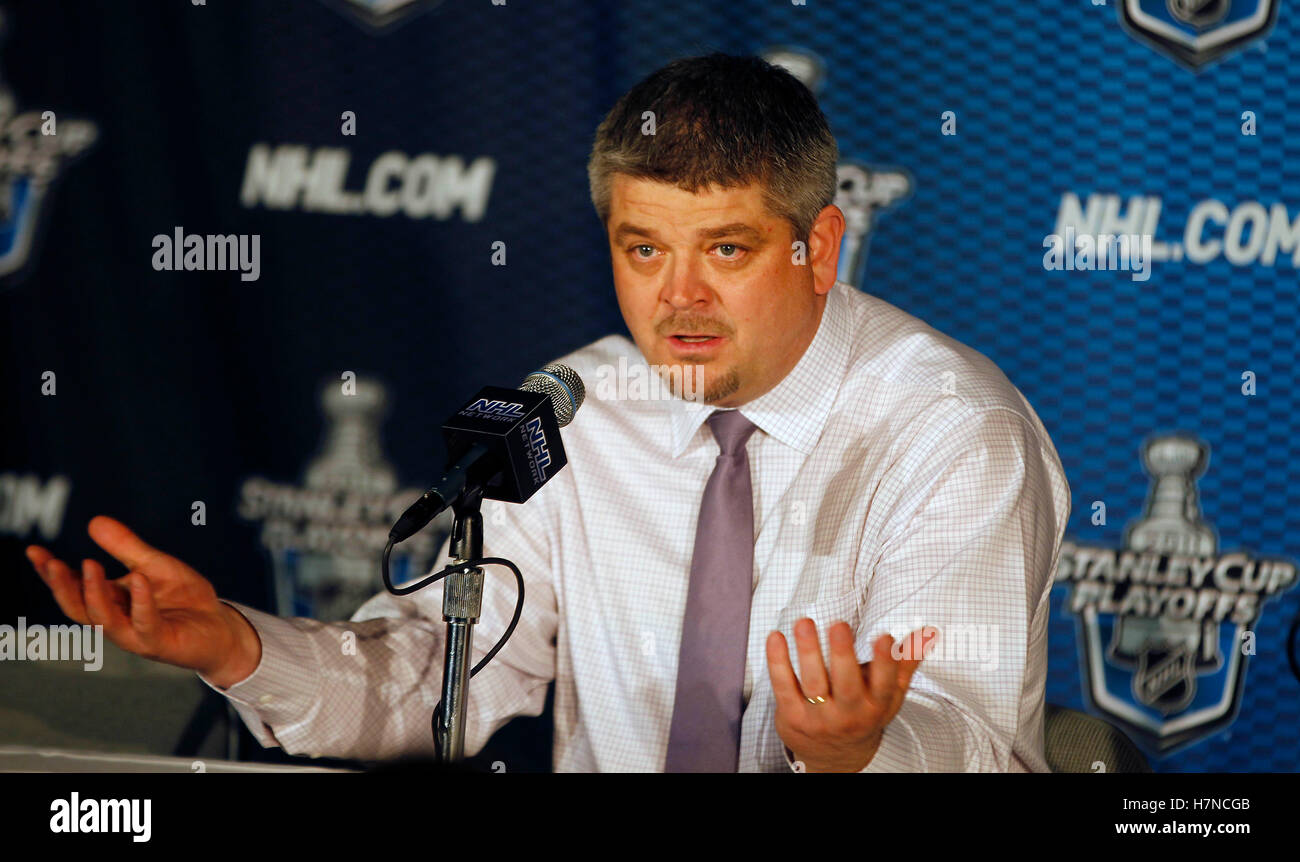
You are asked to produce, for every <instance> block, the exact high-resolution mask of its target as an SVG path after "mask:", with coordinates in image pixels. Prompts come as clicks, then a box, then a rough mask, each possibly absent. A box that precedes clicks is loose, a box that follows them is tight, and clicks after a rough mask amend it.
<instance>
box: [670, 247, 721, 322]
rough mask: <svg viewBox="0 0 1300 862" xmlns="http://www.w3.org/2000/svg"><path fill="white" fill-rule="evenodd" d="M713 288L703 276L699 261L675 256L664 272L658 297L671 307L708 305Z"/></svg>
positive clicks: (681, 307) (702, 268)
mask: <svg viewBox="0 0 1300 862" xmlns="http://www.w3.org/2000/svg"><path fill="white" fill-rule="evenodd" d="M712 298H713V289H712V288H711V287H709V284H708V280H707V279H706V278H705V274H704V265H703V263H702V262H701V261H698V260H691V259H689V258H683V257H675V258H674V259H673V260H672V263H671V265H670V266H669V267H668V268H667V271H666V273H665V281H664V286H663V290H662V291H661V293H660V299H662V300H663V301H664V302H666V303H668V304H669V305H671V306H672V307H673V308H679V309H688V308H697V307H699V306H701V305H708V303H709V302H710V301H711V300H712Z"/></svg>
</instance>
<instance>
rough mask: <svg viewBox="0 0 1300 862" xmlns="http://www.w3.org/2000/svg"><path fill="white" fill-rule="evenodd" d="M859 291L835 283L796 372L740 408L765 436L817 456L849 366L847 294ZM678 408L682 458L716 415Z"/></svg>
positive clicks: (682, 404)
mask: <svg viewBox="0 0 1300 862" xmlns="http://www.w3.org/2000/svg"><path fill="white" fill-rule="evenodd" d="M854 289H855V288H854V287H852V286H851V285H848V284H844V283H843V282H836V283H835V286H834V287H833V288H832V289H831V291H830V293H829V294H828V295H827V297H826V305H825V307H824V308H823V309H822V319H821V322H820V323H818V325H817V334H816V335H814V336H813V340H812V342H811V343H810V344H809V345H808V349H807V350H805V351H804V353H803V356H801V357H799V361H798V362H797V363H795V366H794V368H793V369H791V370H790V373H789V374H787V375H786V376H785V377H784V378H783V379H782V380H781V382H780V383H778V384H777V385H776V386H774V387H772V389H770V390H768V391H767V392H765V393H763V394H762V395H760V396H759V397H758V398H755V399H754V400H753V401H750V402H748V403H746V404H742V405H740V407H739V410H740V412H741V413H744V414H745V418H747V419H749V420H750V421H751V422H753V423H754V424H755V425H757V426H758V427H759V428H761V429H762V430H763V431H764V433H766V434H769V435H771V436H772V437H775V438H776V439H777V440H779V441H781V442H782V443H784V444H786V445H787V446H790V447H791V448H793V449H795V450H797V451H799V452H801V453H803V454H804V455H807V454H809V453H811V452H812V449H813V446H814V445H815V444H816V443H817V440H818V438H820V437H821V433H822V429H823V428H825V427H826V419H827V417H828V416H830V412H831V406H832V405H833V404H834V403H835V398H836V396H837V395H838V394H839V389H840V382H841V380H843V378H844V369H845V367H847V365H848V359H849V342H850V331H851V322H850V320H849V316H850V314H851V312H852V309H851V308H850V306H849V303H848V302H847V299H848V297H847V296H845V295H844V293H843V291H846V290H854ZM673 407H674V408H675V409H674V410H673V411H672V423H671V424H672V456H673V457H674V458H677V457H679V456H680V455H681V454H682V453H683V452H685V451H686V447H687V445H688V444H689V443H690V442H691V439H692V438H693V437H694V436H695V433H696V432H697V431H699V428H700V426H701V425H703V424H704V420H706V419H708V418H709V416H710V415H711V414H712V413H713V412H714V410H713V408H710V407H709V405H707V404H701V403H698V402H692V401H681V400H678V401H675V402H674V404H673Z"/></svg>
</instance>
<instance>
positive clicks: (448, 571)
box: [380, 539, 524, 760]
mask: <svg viewBox="0 0 1300 862" xmlns="http://www.w3.org/2000/svg"><path fill="white" fill-rule="evenodd" d="M393 545H394V542H393V540H392V539H389V540H388V544H387V545H385V546H384V556H383V560H382V562H381V566H380V568H381V570H382V572H383V575H384V588H385V589H387V590H388V592H389V593H391V594H393V595H395V596H409V595H410V594H411V593H413V592H415V591H416V590H422V589H424V588H425V587H427V586H429V584H432V583H434V582H435V581H440V580H442V579H443V578H445V577H447V576H448V575H453V574H458V573H464V572H465V571H467V570H468V569H473V568H478V567H479V566H505V567H506V568H508V569H510V571H512V572H514V574H515V583H516V584H517V585H518V587H519V591H518V598H516V599H515V614H514V616H513V617H511V618H510V625H508V626H506V630H505V633H504V634H502V635H501V639H500V640H498V641H497V642H496V646H494V647H492V649H490V650H488V653H487V655H485V656H483V658H482V660H480V661H479V662H478V664H476V665H474V667H473V668H471V669H470V672H469V679H473V678H474V675H475V674H477V673H478V672H479V671H480V670H482V669H483V667H484V666H485V665H486V664H487V663H488V662H490V661H492V658H493V657H494V656H495V655H496V654H497V653H498V652H500V651H501V648H502V647H503V646H505V645H506V641H508V640H509V639H510V635H512V634H514V631H515V626H517V625H518V624H519V617H520V616H521V615H522V614H523V612H524V576H523V573H522V572H520V571H519V567H518V566H516V565H515V564H514V563H512V562H510V561H509V560H507V559H505V558H504V557H477V558H475V559H472V560H465V561H464V562H461V563H452V564H449V565H448V566H447V567H446V568H444V569H443V570H442V571H440V572H435V573H434V574H432V575H429V576H428V577H426V578H425V579H424V580H422V581H420V582H419V583H416V584H408V585H407V586H404V587H395V586H393V581H392V578H391V577H390V576H389V573H388V558H389V556H390V555H391V554H392V553H393ZM467 682H468V680H467ZM441 721H442V698H441V697H439V698H438V704H437V705H436V706H435V707H434V708H433V721H432V725H431V726H432V729H433V748H434V752H435V756H436V757H437V758H438V759H439V760H441V759H442V744H441V741H440V737H441V734H439V732H438V731H439V724H440V723H441Z"/></svg>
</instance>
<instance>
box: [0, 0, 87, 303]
mask: <svg viewBox="0 0 1300 862" xmlns="http://www.w3.org/2000/svg"><path fill="white" fill-rule="evenodd" d="M4 27H5V21H4V14H3V13H2V12H0V36H3V35H4V33H3V30H4ZM98 133H99V131H98V129H97V128H96V126H95V124H94V123H92V122H90V121H89V120H82V119H75V118H71V117H63V116H61V115H59V114H57V113H56V112H55V111H53V110H50V109H49V108H34V109H30V110H23V111H20V110H19V109H18V100H17V99H16V98H15V96H14V94H13V92H12V91H11V90H10V89H9V88H8V87H6V86H5V85H4V83H3V82H0V284H12V283H13V282H14V281H15V280H17V279H18V278H20V277H21V276H22V274H23V273H24V272H25V271H26V268H27V264H28V263H29V262H30V260H31V255H32V249H33V248H34V247H35V245H36V233H37V229H38V228H39V227H40V220H41V215H42V212H43V210H44V209H45V207H44V204H45V198H46V196H47V194H48V193H49V191H50V189H51V187H52V186H53V185H54V183H55V181H56V180H57V179H58V178H59V176H60V174H62V173H63V170H64V168H65V167H66V166H67V164H68V163H69V162H70V161H72V160H73V159H75V158H76V157H78V156H80V155H82V154H83V153H85V152H86V150H88V149H89V148H90V146H91V144H93V143H94V142H95V138H96V137H97V135H98Z"/></svg>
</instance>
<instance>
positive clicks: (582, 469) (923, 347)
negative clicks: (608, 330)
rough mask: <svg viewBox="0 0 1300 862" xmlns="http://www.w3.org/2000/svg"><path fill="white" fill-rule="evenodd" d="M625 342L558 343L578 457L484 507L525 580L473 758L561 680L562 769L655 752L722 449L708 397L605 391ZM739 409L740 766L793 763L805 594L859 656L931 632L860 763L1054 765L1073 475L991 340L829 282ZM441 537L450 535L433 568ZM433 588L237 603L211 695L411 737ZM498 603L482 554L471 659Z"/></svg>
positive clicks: (479, 708)
mask: <svg viewBox="0 0 1300 862" xmlns="http://www.w3.org/2000/svg"><path fill="white" fill-rule="evenodd" d="M620 357H622V358H624V361H625V362H626V363H627V366H628V367H629V368H635V367H640V368H641V370H642V371H644V372H647V373H651V372H648V369H645V368H644V366H645V359H644V358H643V357H642V356H641V354H640V352H639V351H638V350H637V348H636V346H635V345H634V344H633V343H632V342H631V341H629V340H628V339H627V338H624V337H622V336H608V337H606V338H603V339H601V340H599V341H597V342H595V343H594V344H591V345H589V346H587V347H585V348H583V349H581V350H579V351H577V352H576V353H573V354H571V355H569V356H567V357H564V358H563V359H561V360H559V361H561V362H563V363H565V364H566V365H569V366H571V367H572V368H573V369H575V370H576V371H577V372H578V373H579V374H580V375H581V376H582V378H583V380H584V381H585V383H586V386H587V393H588V394H587V400H586V403H585V404H584V405H583V407H582V408H581V409H580V410H579V411H578V414H577V417H576V418H575V419H574V421H573V422H572V424H570V425H569V426H568V427H566V428H565V429H564V430H563V432H562V437H563V441H564V447H565V450H566V451H567V453H568V457H569V464H568V466H567V467H566V468H565V469H564V470H562V471H561V472H560V474H559V475H558V476H556V478H554V479H553V480H551V482H550V483H549V484H547V485H546V486H545V487H543V488H542V489H541V490H540V491H538V492H537V494H536V495H535V496H534V497H533V498H532V499H531V500H529V501H528V502H527V503H526V504H523V505H518V506H516V505H508V504H503V503H498V502H494V501H487V502H485V504H484V523H485V528H484V533H485V543H484V547H485V554H486V555H487V556H500V557H506V558H508V559H511V560H513V561H514V562H515V563H516V564H517V565H518V566H519V568H520V569H521V570H522V572H523V576H524V578H525V582H526V584H527V593H526V602H525V605H524V610H523V615H522V618H521V619H520V622H519V626H518V627H517V629H516V630H515V633H514V635H513V636H512V637H511V639H510V641H509V642H508V643H507V644H506V646H505V647H504V648H503V649H502V651H501V652H500V653H499V654H498V655H497V656H496V657H495V658H494V659H493V660H492V662H491V663H489V664H488V665H487V666H486V667H485V668H484V669H483V670H482V671H481V672H480V673H479V674H478V676H476V677H474V678H473V680H471V682H470V684H469V698H468V721H467V725H466V739H465V746H466V753H467V754H469V755H473V754H476V753H477V752H479V751H480V750H481V749H482V747H483V746H484V745H485V744H486V742H487V740H488V738H489V737H490V736H491V735H492V734H493V733H494V732H495V731H496V730H498V729H499V728H500V727H502V726H503V725H504V724H505V723H506V722H508V721H509V720H510V719H511V718H513V717H515V716H518V715H539V714H540V713H541V711H542V708H543V703H544V700H545V695H546V688H547V685H548V683H550V682H551V681H552V680H554V681H555V683H556V690H555V738H554V749H553V767H554V769H555V771H557V772H596V771H599V772H619V771H635V772H652V771H661V770H662V769H663V766H664V758H665V755H666V753H667V745H668V732H669V726H670V722H671V719H672V707H673V695H674V689H675V685H676V679H677V657H678V647H679V640H680V638H681V632H682V617H683V613H684V610H685V606H686V593H687V586H688V582H689V577H690V568H691V555H692V552H693V544H694V540H695V526H696V519H697V516H698V513H699V508H700V501H701V497H702V495H703V492H704V486H705V483H706V482H707V481H708V478H709V475H710V473H711V472H712V471H713V467H714V461H715V458H716V456H717V453H718V446H717V444H716V443H715V441H714V440H713V437H712V435H711V434H710V433H709V429H708V427H707V426H704V424H703V423H704V420H705V418H706V417H707V416H708V414H709V412H710V410H711V408H709V407H707V406H700V405H696V404H690V403H688V402H685V401H681V400H678V399H671V398H668V397H667V396H665V397H663V398H661V399H659V400H649V399H639V400H638V399H631V398H626V397H624V398H617V397H608V396H610V395H611V392H610V391H609V390H610V389H612V388H614V387H611V386H607V385H605V384H604V383H602V381H609V380H610V377H609V375H610V374H611V371H612V370H617V368H618V365H619V360H620ZM602 366H603V367H604V370H602ZM629 373H630V374H631V373H635V372H629ZM602 395H604V396H607V397H604V398H602ZM613 395H615V396H617V395H618V392H617V391H616V390H615V391H614V392H613ZM740 410H741V412H742V413H743V414H744V415H745V416H747V417H748V418H749V419H750V420H751V421H753V422H754V423H755V424H756V425H757V426H758V430H757V431H756V432H754V434H753V435H752V436H751V437H750V439H749V442H748V446H747V450H748V453H749V463H750V470H751V475H752V480H753V488H754V524H755V532H756V535H755V539H754V595H753V602H752V606H751V614H750V626H749V641H748V655H747V662H746V669H745V687H744V694H745V699H746V708H745V712H744V715H743V719H742V730H741V750H740V762H739V770H740V771H741V772H768V771H787V770H789V769H791V768H792V764H791V763H790V761H789V758H788V757H787V756H786V753H785V749H784V746H783V745H782V742H781V740H780V738H779V737H778V735H777V733H776V729H775V725H774V715H775V704H774V701H773V697H772V687H771V680H770V677H769V675H768V669H767V661H766V654H765V642H766V640H767V636H768V633H769V632H771V631H772V630H773V629H780V630H781V631H782V632H783V633H784V634H785V637H786V639H787V642H788V643H789V645H790V651H791V655H792V659H791V660H792V662H794V665H795V669H796V672H797V671H798V669H799V664H798V657H797V654H796V652H795V649H794V636H793V631H792V626H793V623H794V622H795V620H797V619H799V618H801V617H804V616H809V617H812V619H813V620H814V621H815V622H816V624H817V628H818V635H819V637H820V638H821V641H822V647H823V653H824V654H825V655H829V651H828V649H827V630H828V628H829V626H830V624H831V623H833V622H835V621H837V620H846V621H848V622H849V623H851V624H852V625H853V627H854V631H855V633H856V644H855V646H856V651H857V656H858V660H859V661H866V660H868V659H869V658H870V657H871V643H872V642H873V641H874V640H875V638H877V637H878V636H879V635H880V634H881V633H882V632H886V631H888V632H890V633H892V634H893V635H894V636H895V637H896V638H901V637H902V636H904V635H906V634H907V633H908V632H910V631H912V630H914V629H917V628H920V627H921V626H923V625H932V626H937V627H938V628H939V631H940V635H939V641H938V645H937V646H936V648H935V649H936V652H935V653H934V654H932V655H931V657H929V658H927V659H926V660H925V661H924V662H923V663H922V664H921V666H920V669H919V670H918V671H917V673H916V675H915V676H914V677H913V680H912V684H911V688H910V690H909V692H908V694H907V697H906V699H905V700H904V702H903V705H902V707H901V709H900V711H899V713H898V715H897V716H896V717H895V718H894V720H893V721H892V722H891V723H890V724H889V725H888V726H887V727H886V729H885V731H884V735H883V738H882V741H881V745H880V748H879V750H878V751H877V753H876V755H875V756H874V758H873V759H872V760H871V762H870V763H869V764H868V766H867V767H866V769H864V770H863V771H864V772H882V771H957V772H961V771H1012V772H1017V771H1039V772H1042V771H1048V767H1047V764H1046V762H1045V761H1044V757H1043V692H1044V688H1043V686H1044V678H1045V674H1046V659H1047V618H1048V595H1049V591H1050V588H1051V574H1052V572H1053V571H1054V570H1055V568H1056V559H1057V554H1058V553H1059V550H1060V544H1061V539H1062V535H1063V533H1064V531H1065V525H1066V519H1067V517H1068V515H1069V509H1070V497H1069V489H1068V487H1067V485H1066V481H1065V476H1064V472H1063V471H1062V469H1061V465H1060V461H1059V460H1058V458H1057V455H1056V451H1055V449H1054V448H1053V446H1052V443H1051V440H1050V439H1049V437H1048V435H1047V432H1046V431H1045V430H1044V428H1043V426H1042V423H1041V422H1040V421H1039V419H1038V416H1037V415H1036V414H1035V412H1034V411H1033V409H1032V408H1031V407H1030V406H1029V404H1028V402H1027V401H1026V400H1025V399H1024V396H1022V395H1021V394H1020V392H1019V390H1017V389H1016V388H1015V387H1014V386H1013V385H1012V384H1011V383H1010V382H1009V381H1008V380H1007V379H1006V377H1005V376H1004V375H1003V374H1002V372H1001V371H999V370H998V368H997V367H996V366H995V365H994V364H993V363H992V362H991V361H989V360H988V359H987V358H986V357H984V356H983V355H982V354H980V353H977V352H976V351H974V350H972V349H970V348H968V347H966V346H964V345H962V344H960V343H958V342H956V341H954V340H953V339H951V338H949V337H947V336H945V335H943V334H941V333H939V332H937V331H935V330H934V329H932V328H931V327H929V326H928V325H926V324H925V323H924V322H922V321H921V320H919V319H917V318H915V317H913V316H912V315H909V314H907V313H906V312H904V311H902V310H900V309H898V308H896V307H894V306H893V305H890V304H889V303H887V302H885V301H883V300H881V299H878V298H876V297H873V296H870V295H868V294H865V293H862V292H861V291H858V290H857V289H855V288H853V287H852V286H850V285H848V284H844V283H837V284H836V285H835V287H834V288H833V289H832V291H831V292H830V294H829V296H828V299H827V304H826V307H825V310H824V312H823V315H822V320H821V323H820V325H819V328H818V330H817V334H816V336H815V337H814V339H813V341H812V342H811V344H810V345H809V347H808V349H807V350H806V351H805V353H804V355H803V357H801V359H800V360H799V362H798V363H797V365H796V366H795V368H794V369H793V370H792V371H791V372H790V373H789V374H788V375H787V376H786V377H785V379H784V380H782V381H781V382H780V383H779V384H778V385H777V386H776V387H775V388H773V389H772V390H770V391H769V392H767V393H766V394H764V395H763V396H761V397H759V398H758V399H756V400H754V401H752V402H750V403H748V404H744V405H742V406H741V407H740ZM446 559H447V548H446V546H444V548H443V551H442V554H441V555H440V557H439V559H438V561H437V563H436V568H439V569H440V568H442V566H443V565H444V564H445V562H446ZM441 588H442V583H441V582H439V583H437V584H434V585H432V586H430V587H428V588H426V589H424V590H422V591H420V592H418V593H415V594H414V595H412V596H408V597H405V598H397V597H393V596H390V595H388V594H387V593H381V594H379V595H378V596H376V597H374V598H373V599H371V600H370V601H369V602H367V603H366V604H365V605H364V606H363V607H362V608H361V609H360V610H359V611H358V612H357V613H356V615H355V616H354V617H353V620H352V621H350V622H343V623H322V622H317V621H313V620H309V619H300V618H294V619H283V618H279V617H275V616H272V615H269V614H265V613H261V612H259V611H256V610H253V609H252V608H248V607H246V606H243V605H235V607H237V608H238V609H239V610H240V611H241V612H242V613H243V614H244V615H245V616H246V617H247V618H248V619H249V620H250V621H251V622H252V624H253V626H254V627H255V628H256V629H257V632H258V634H259V636H260V637H261V640H262V659H261V663H260V664H259V665H258V667H257V669H256V670H255V671H254V672H253V674H252V675H251V676H249V677H248V678H247V679H245V680H244V681H242V682H240V683H237V684H236V685H234V686H232V687H231V688H230V689H228V690H224V691H223V690H221V689H218V691H222V692H223V694H225V695H226V696H227V697H229V698H230V700H231V701H233V702H234V704H235V706H236V709H237V710H238V712H239V714H240V715H241V716H242V717H243V719H244V720H245V722H246V723H247V724H248V726H249V728H250V729H251V730H252V732H253V734H254V735H255V736H256V737H257V739H258V740H259V741H260V742H261V743H262V744H263V745H268V746H271V745H279V746H282V747H283V748H284V749H285V750H286V751H289V752H291V753H297V754H311V755H315V756H320V755H327V756H334V757H349V758H361V759H383V758H391V757H397V756H401V755H407V754H428V753H430V752H431V751H432V750H433V742H432V736H431V732H430V715H431V712H432V710H433V708H434V705H435V703H436V702H437V700H438V698H439V696H440V693H441V681H442V663H443V649H444V639H445V624H444V623H443V622H442V589H441ZM514 604H515V585H514V578H513V576H512V575H511V574H510V572H509V571H506V570H504V569H499V568H495V567H494V568H493V569H489V575H488V577H487V581H486V587H485V592H484V599H483V612H482V617H481V621H480V623H479V625H477V626H476V627H475V631H474V639H473V653H474V656H473V661H475V662H476V661H478V659H479V658H481V657H482V655H483V654H484V653H486V651H487V650H488V649H490V648H491V647H492V645H493V644H494V643H495V642H496V641H497V639H498V638H499V637H500V636H501V633H502V632H503V631H504V628H505V626H506V624H507V623H508V622H509V620H510V617H511V616H512V614H513V612H514ZM349 632H351V633H354V635H351V636H349V635H348V633H349ZM506 768H507V770H508V769H509V764H506Z"/></svg>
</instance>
